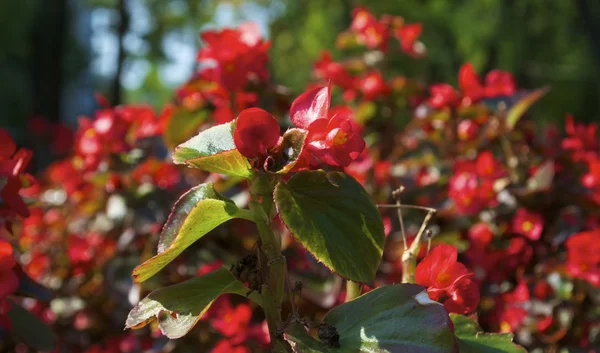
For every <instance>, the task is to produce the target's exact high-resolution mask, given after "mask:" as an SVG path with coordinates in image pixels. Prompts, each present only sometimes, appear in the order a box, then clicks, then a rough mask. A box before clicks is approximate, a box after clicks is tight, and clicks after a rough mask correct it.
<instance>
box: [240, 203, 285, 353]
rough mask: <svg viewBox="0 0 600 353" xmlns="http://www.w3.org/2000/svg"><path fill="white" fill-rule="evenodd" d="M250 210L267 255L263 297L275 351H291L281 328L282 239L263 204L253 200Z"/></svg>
mask: <svg viewBox="0 0 600 353" xmlns="http://www.w3.org/2000/svg"><path fill="white" fill-rule="evenodd" d="M250 211H251V212H252V214H253V215H254V222H256V226H257V228H258V234H259V236H260V241H261V248H262V250H263V252H264V253H265V256H266V257H267V261H268V262H267V267H268V271H269V278H268V282H267V285H263V288H262V297H263V305H264V310H265V316H266V318H267V324H268V325H269V332H270V334H271V342H272V346H273V347H272V348H273V351H274V352H276V353H283V352H291V348H290V346H289V345H288V344H287V343H286V342H285V340H284V339H283V336H282V335H281V334H280V333H281V332H280V330H281V324H282V320H281V302H282V301H283V295H284V290H285V276H286V261H285V257H283V256H281V239H280V238H279V237H277V236H276V235H275V233H273V230H272V228H271V219H270V217H269V216H267V213H266V212H265V210H264V209H263V206H262V205H261V204H259V203H258V202H257V201H255V200H253V201H252V202H251V203H250Z"/></svg>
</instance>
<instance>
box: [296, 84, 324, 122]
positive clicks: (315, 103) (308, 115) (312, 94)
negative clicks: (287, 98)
mask: <svg viewBox="0 0 600 353" xmlns="http://www.w3.org/2000/svg"><path fill="white" fill-rule="evenodd" d="M330 99H331V83H330V84H329V85H327V86H323V87H316V88H313V89H310V90H308V91H306V92H304V93H302V94H301V95H300V96H298V98H296V100H294V102H293V103H292V106H291V108H290V119H291V120H292V122H293V123H294V125H296V126H297V127H299V128H302V129H308V126H309V125H310V124H311V123H312V122H314V121H315V120H317V119H326V118H327V113H328V111H329V103H330Z"/></svg>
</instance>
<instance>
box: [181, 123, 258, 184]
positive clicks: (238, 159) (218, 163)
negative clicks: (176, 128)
mask: <svg viewBox="0 0 600 353" xmlns="http://www.w3.org/2000/svg"><path fill="white" fill-rule="evenodd" d="M233 126H234V125H233V122H231V123H226V124H221V125H217V126H213V127H211V128H209V129H206V130H204V131H202V132H200V133H199V134H198V135H196V136H194V137H192V138H191V139H190V140H188V141H186V142H184V143H182V144H181V145H179V146H177V148H176V149H175V152H174V153H173V161H174V162H175V164H186V165H188V166H191V167H194V168H198V169H201V170H204V171H207V172H212V173H219V174H225V175H232V176H239V177H243V178H249V177H250V176H251V174H252V173H251V170H250V164H249V163H248V160H247V159H246V157H244V156H242V154H241V153H240V152H239V151H238V150H237V149H236V147H235V143H234V142H233Z"/></svg>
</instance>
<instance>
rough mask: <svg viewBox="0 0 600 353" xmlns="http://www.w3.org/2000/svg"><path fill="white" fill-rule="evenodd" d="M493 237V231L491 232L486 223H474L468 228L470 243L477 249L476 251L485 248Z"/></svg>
mask: <svg viewBox="0 0 600 353" xmlns="http://www.w3.org/2000/svg"><path fill="white" fill-rule="evenodd" d="M493 237H494V233H492V230H491V229H490V226H489V225H488V224H487V223H484V222H479V223H475V224H473V225H472V226H471V228H470V229H469V239H470V240H471V245H472V246H473V247H476V248H477V249H478V250H477V251H480V250H481V249H485V248H486V247H487V246H488V245H489V244H490V242H491V241H492V238H493Z"/></svg>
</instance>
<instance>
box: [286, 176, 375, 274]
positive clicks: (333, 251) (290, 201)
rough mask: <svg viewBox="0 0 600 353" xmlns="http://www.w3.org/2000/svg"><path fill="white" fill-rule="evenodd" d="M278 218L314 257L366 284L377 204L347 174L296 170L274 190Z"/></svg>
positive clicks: (372, 263) (372, 266)
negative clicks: (279, 217)
mask: <svg viewBox="0 0 600 353" xmlns="http://www.w3.org/2000/svg"><path fill="white" fill-rule="evenodd" d="M275 202H276V203H277V208H278V210H279V213H280V215H281V219H282V220H283V222H284V223H285V224H286V226H287V227H288V228H289V229H290V231H291V232H292V233H293V234H294V235H295V236H296V238H297V239H298V240H299V241H300V242H301V243H302V245H304V247H305V248H306V249H308V251H310V252H311V253H312V254H313V255H314V256H315V257H316V258H317V259H318V260H319V261H322V262H323V263H324V264H325V265H326V266H327V267H329V268H331V269H332V270H333V271H335V272H336V273H338V274H339V275H340V276H342V277H345V278H347V279H350V280H353V281H356V282H361V283H372V282H373V280H374V279H375V272H377V268H378V266H379V262H380V261H381V255H382V251H383V243H384V233H383V223H382V221H381V216H380V214H379V212H378V211H377V208H376V207H375V205H374V204H373V202H372V201H371V199H370V197H369V195H368V194H367V192H366V191H365V190H364V189H363V187H362V186H361V185H360V184H359V183H358V182H357V181H356V180H354V179H353V178H352V177H350V176H348V175H346V174H344V173H340V172H330V173H325V172H324V171H322V170H320V171H302V172H299V173H297V174H296V175H294V176H293V177H292V178H291V179H290V180H289V182H287V183H284V182H280V183H279V184H278V185H277V187H276V189H275Z"/></svg>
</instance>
